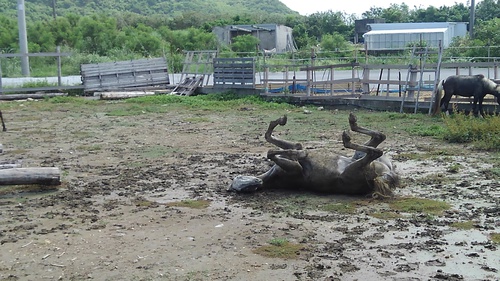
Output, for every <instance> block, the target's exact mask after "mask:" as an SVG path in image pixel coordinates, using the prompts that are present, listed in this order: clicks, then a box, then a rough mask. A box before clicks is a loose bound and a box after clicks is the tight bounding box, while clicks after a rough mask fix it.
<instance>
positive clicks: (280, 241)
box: [269, 238, 288, 247]
mask: <svg viewBox="0 0 500 281" xmlns="http://www.w3.org/2000/svg"><path fill="white" fill-rule="evenodd" d="M286 243H288V240H286V238H273V239H271V240H270V241H269V244H271V245H274V246H278V247H281V246H284V245H285V244H286Z"/></svg>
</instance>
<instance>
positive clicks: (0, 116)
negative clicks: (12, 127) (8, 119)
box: [0, 111, 7, 132]
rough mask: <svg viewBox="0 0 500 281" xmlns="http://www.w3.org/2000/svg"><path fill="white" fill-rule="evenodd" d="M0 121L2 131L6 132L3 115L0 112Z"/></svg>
mask: <svg viewBox="0 0 500 281" xmlns="http://www.w3.org/2000/svg"><path fill="white" fill-rule="evenodd" d="M0 120H2V130H3V131H4V132H5V131H7V128H6V127H5V123H4V122H3V115H2V111H0Z"/></svg>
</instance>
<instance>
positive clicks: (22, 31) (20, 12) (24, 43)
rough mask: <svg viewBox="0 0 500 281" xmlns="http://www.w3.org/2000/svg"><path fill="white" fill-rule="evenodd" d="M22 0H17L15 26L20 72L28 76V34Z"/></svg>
mask: <svg viewBox="0 0 500 281" xmlns="http://www.w3.org/2000/svg"><path fill="white" fill-rule="evenodd" d="M24 10H25V9H24V0H17V27H18V29H19V47H20V49H21V55H22V56H21V72H22V74H23V76H30V63H29V57H28V36H27V34H26V14H25V11H24Z"/></svg>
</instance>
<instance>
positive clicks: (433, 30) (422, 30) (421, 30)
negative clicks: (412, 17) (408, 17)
mask: <svg viewBox="0 0 500 281" xmlns="http://www.w3.org/2000/svg"><path fill="white" fill-rule="evenodd" d="M447 29H448V28H419V29H391V30H372V31H368V32H367V33H365V34H364V35H363V36H365V35H376V34H407V33H439V32H446V30H447Z"/></svg>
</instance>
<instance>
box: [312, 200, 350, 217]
mask: <svg viewBox="0 0 500 281" xmlns="http://www.w3.org/2000/svg"><path fill="white" fill-rule="evenodd" d="M320 209H321V210H323V211H326V212H332V213H341V214H354V213H355V212H356V207H355V206H354V205H353V204H352V203H350V202H348V203H330V204H325V205H322V206H321V207H320Z"/></svg>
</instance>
